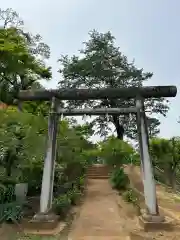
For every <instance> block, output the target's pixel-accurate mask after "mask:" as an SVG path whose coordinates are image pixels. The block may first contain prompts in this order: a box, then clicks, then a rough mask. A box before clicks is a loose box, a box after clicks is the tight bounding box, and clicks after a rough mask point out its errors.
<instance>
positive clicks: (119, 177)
mask: <svg viewBox="0 0 180 240" xmlns="http://www.w3.org/2000/svg"><path fill="white" fill-rule="evenodd" d="M111 184H112V187H113V188H115V189H117V190H119V191H120V190H125V189H126V188H127V187H128V186H129V178H128V176H127V175H126V174H125V172H124V169H123V168H116V169H115V170H114V171H113V172H112V174H111Z"/></svg>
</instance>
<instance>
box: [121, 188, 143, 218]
mask: <svg viewBox="0 0 180 240" xmlns="http://www.w3.org/2000/svg"><path fill="white" fill-rule="evenodd" d="M122 197H123V199H124V200H125V201H126V202H128V203H132V204H133V205H134V206H135V207H136V209H137V211H138V214H140V203H139V202H140V199H139V196H138V194H137V193H136V192H135V191H134V190H133V189H132V188H129V189H128V190H127V191H126V192H124V193H123V195H122Z"/></svg>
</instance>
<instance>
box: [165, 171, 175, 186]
mask: <svg viewBox="0 0 180 240" xmlns="http://www.w3.org/2000/svg"><path fill="white" fill-rule="evenodd" d="M165 177H166V184H167V185H169V186H170V187H172V188H173V189H175V188H176V171H175V170H173V169H172V168H169V169H166V173H165Z"/></svg>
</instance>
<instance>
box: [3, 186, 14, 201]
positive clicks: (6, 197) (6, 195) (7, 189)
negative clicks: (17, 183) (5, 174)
mask: <svg viewBox="0 0 180 240" xmlns="http://www.w3.org/2000/svg"><path fill="white" fill-rule="evenodd" d="M14 201H16V196H15V187H14V186H13V185H8V186H3V185H2V186H1V187H0V204H5V203H11V202H14Z"/></svg>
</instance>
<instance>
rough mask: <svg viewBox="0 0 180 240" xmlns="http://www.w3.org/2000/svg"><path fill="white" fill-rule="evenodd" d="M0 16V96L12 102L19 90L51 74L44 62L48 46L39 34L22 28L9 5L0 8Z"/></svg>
mask: <svg viewBox="0 0 180 240" xmlns="http://www.w3.org/2000/svg"><path fill="white" fill-rule="evenodd" d="M0 20H2V21H3V22H4V28H1V29H0V72H1V75H0V100H1V101H3V102H6V103H8V104H12V103H13V100H14V98H16V96H17V94H18V92H19V90H26V89H30V88H33V87H34V85H37V81H38V80H41V79H46V80H48V79H50V78H51V68H50V67H46V65H45V62H44V59H45V58H48V57H49V47H48V46H47V45H46V44H44V43H43V42H42V41H41V37H40V35H39V34H38V35H36V36H33V35H32V34H30V33H27V32H25V31H24V29H23V21H22V20H21V19H20V18H19V16H18V14H17V13H16V12H15V11H13V10H12V9H6V10H2V9H0Z"/></svg>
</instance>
